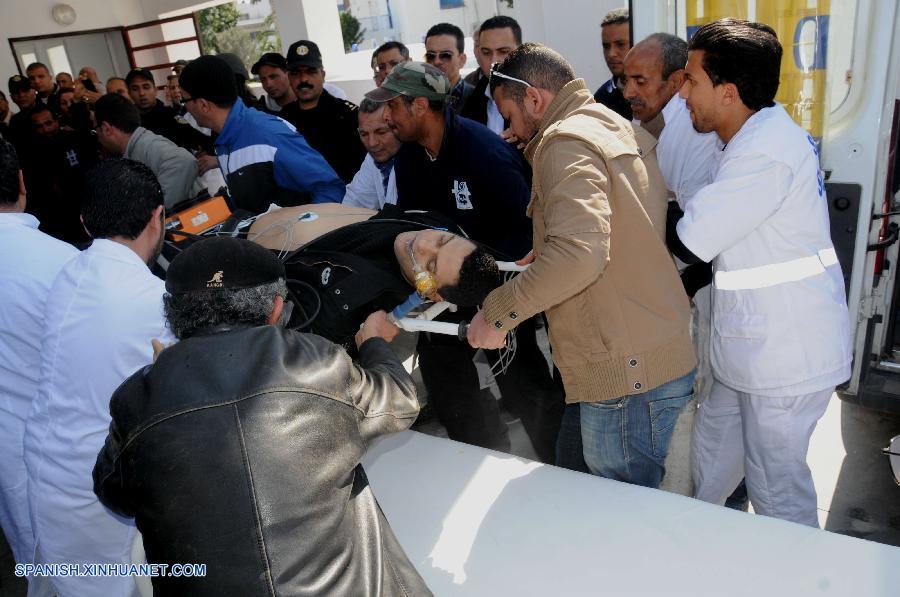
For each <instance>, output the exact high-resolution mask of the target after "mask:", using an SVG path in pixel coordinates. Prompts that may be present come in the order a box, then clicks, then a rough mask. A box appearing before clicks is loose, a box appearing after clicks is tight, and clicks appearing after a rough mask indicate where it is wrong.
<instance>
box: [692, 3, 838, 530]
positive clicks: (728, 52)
mask: <svg viewBox="0 0 900 597" xmlns="http://www.w3.org/2000/svg"><path fill="white" fill-rule="evenodd" d="M689 50H690V51H689V56H688V63H687V67H686V69H685V83H684V86H683V87H682V89H681V95H682V97H684V98H685V99H686V100H687V106H688V109H689V110H690V111H691V119H692V121H693V123H694V127H695V128H696V129H697V130H698V131H700V132H707V131H715V132H716V134H717V135H718V137H719V139H720V141H721V143H720V149H721V151H719V152H717V153H718V155H717V156H716V163H715V164H714V167H713V182H712V183H711V184H710V185H709V186H707V187H705V188H704V189H701V190H700V191H699V192H697V194H695V195H694V197H693V198H692V199H691V200H690V201H688V202H687V204H686V206H685V215H684V217H683V218H682V219H681V221H679V222H678V225H677V233H678V238H679V239H680V241H681V242H682V243H683V245H684V248H686V249H687V252H686V254H685V257H687V258H688V259H690V258H691V255H690V254H693V256H695V258H697V259H699V260H701V261H712V263H713V274H714V279H713V298H712V303H713V308H712V324H713V325H712V335H711V336H712V337H711V340H710V350H711V361H712V370H713V378H714V379H713V387H712V390H711V395H710V397H709V399H708V400H707V401H706V402H705V403H704V404H703V405H702V406H701V407H700V411H699V414H698V417H697V421H696V425H695V429H694V448H693V452H694V480H695V483H696V487H697V492H696V495H697V497H698V498H699V499H702V500H704V501H709V502H715V503H720V504H721V503H724V501H725V498H727V497H728V495H729V494H730V493H731V492H732V491H733V490H734V488H735V487H736V486H737V484H738V482H739V481H740V479H741V476H742V475H743V476H746V480H747V490H748V493H749V496H750V500H751V502H752V503H753V508H754V510H755V511H756V512H757V513H759V514H765V515H769V516H774V517H777V518H782V519H785V520H791V521H794V522H799V523H802V524H806V525H809V526H818V518H817V514H816V492H815V487H814V486H813V482H812V476H811V475H810V471H809V467H808V466H807V464H806V452H807V449H808V447H809V438H810V435H811V434H812V431H813V429H814V428H815V425H816V422H817V421H818V419H819V418H820V417H821V416H822V415H823V414H824V412H825V409H826V407H827V405H828V400H829V399H830V397H831V394H832V392H833V391H834V388H835V385H836V384H839V383H841V382H843V381H845V380H846V379H847V378H848V377H849V376H850V357H851V351H850V331H849V329H850V327H849V326H850V322H849V317H848V313H847V304H846V300H845V297H844V285H843V278H842V275H841V269H840V266H839V265H838V261H837V256H836V255H835V252H834V247H833V246H832V243H831V235H830V232H829V222H828V208H827V203H826V199H825V190H824V183H823V180H822V175H821V172H820V170H819V161H818V151H817V147H816V144H815V142H814V141H813V139H812V137H810V136H809V135H808V134H807V133H806V131H804V130H803V129H802V128H800V127H799V126H797V125H796V124H795V123H794V122H793V120H791V118H790V116H788V114H787V113H786V112H785V111H784V109H783V108H782V107H781V105H779V104H776V103H775V102H774V98H775V92H776V91H777V89H778V76H779V71H780V67H781V54H782V50H781V45H780V44H779V43H778V39H777V37H776V36H775V33H774V31H773V30H772V29H771V28H770V27H768V26H766V25H761V24H757V23H748V22H746V21H738V20H732V19H722V20H720V21H716V22H713V23H710V24H708V25H704V26H703V27H701V28H700V29H699V30H698V31H697V32H696V33H695V35H694V37H693V38H692V40H691V42H690V46H689Z"/></svg>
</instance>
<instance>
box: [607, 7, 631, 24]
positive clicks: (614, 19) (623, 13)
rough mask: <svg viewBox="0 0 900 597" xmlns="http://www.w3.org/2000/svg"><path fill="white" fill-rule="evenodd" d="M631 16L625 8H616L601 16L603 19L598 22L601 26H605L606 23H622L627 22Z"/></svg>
mask: <svg viewBox="0 0 900 597" xmlns="http://www.w3.org/2000/svg"><path fill="white" fill-rule="evenodd" d="M630 18H631V16H630V15H629V14H628V9H627V8H616V9H613V10H611V11H609V12H608V13H606V16H605V17H603V21H602V22H601V23H600V26H601V27H606V26H607V25H621V24H622V23H627V22H628V20H629V19H630Z"/></svg>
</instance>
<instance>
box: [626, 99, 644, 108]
mask: <svg viewBox="0 0 900 597" xmlns="http://www.w3.org/2000/svg"><path fill="white" fill-rule="evenodd" d="M628 104H629V105H630V106H631V107H632V108H634V107H635V106H638V107H641V108H643V107H644V106H646V105H647V102H645V101H644V100H642V99H640V98H635V99H633V100H628Z"/></svg>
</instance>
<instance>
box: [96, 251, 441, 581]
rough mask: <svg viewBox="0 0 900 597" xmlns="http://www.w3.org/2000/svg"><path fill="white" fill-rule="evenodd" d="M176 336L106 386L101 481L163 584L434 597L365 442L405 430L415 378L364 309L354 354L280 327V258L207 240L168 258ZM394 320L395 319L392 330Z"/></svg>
mask: <svg viewBox="0 0 900 597" xmlns="http://www.w3.org/2000/svg"><path fill="white" fill-rule="evenodd" d="M166 291H167V294H166V295H165V297H164V303H165V312H166V318H167V320H168V324H169V326H170V328H171V329H172V331H173V332H174V333H175V336H176V337H178V338H179V340H180V341H179V342H178V343H176V344H175V345H173V346H171V347H170V348H167V349H165V350H163V351H162V352H160V353H159V355H158V358H157V360H156V362H155V363H154V364H153V365H152V366H149V367H146V368H144V369H142V370H141V371H138V372H137V373H135V374H134V375H133V376H132V377H131V378H130V379H128V380H126V381H125V383H123V384H122V385H121V386H120V387H119V389H118V390H117V391H116V392H115V394H114V395H113V397H112V401H111V404H110V411H111V414H112V424H111V425H110V431H109V437H108V438H107V440H106V445H105V447H104V448H103V450H102V451H101V452H100V455H99V457H98V458H97V465H96V467H95V468H94V491H95V493H96V494H97V496H98V497H99V498H100V500H101V501H102V502H103V503H104V504H105V505H106V506H107V507H109V508H110V509H111V510H113V511H114V512H116V513H118V514H120V515H122V516H126V517H134V518H135V519H136V522H137V526H138V527H139V528H140V529H141V532H142V533H143V539H144V549H145V551H146V553H147V559H148V561H149V562H150V563H154V564H169V565H172V564H175V563H180V564H184V563H202V564H205V565H206V569H205V576H202V577H194V578H174V577H165V576H161V577H156V578H153V585H154V587H153V588H154V592H155V593H157V594H163V595H171V594H187V593H190V594H192V595H228V594H233V593H234V591H235V588H236V587H240V594H241V595H245V596H249V597H252V596H255V595H260V596H262V595H272V594H278V595H311V594H320V595H401V594H402V595H430V594H431V593H430V592H429V590H428V588H427V587H426V586H425V583H424V582H423V581H422V579H421V577H420V576H419V574H418V573H417V572H416V570H415V568H413V566H412V564H411V563H410V562H409V560H408V559H407V557H406V555H405V554H404V553H403V550H402V548H401V547H400V545H399V543H398V542H397V540H396V538H395V537H394V535H393V533H392V531H391V529H390V527H389V526H388V523H387V521H386V520H385V518H384V515H383V514H382V513H381V510H380V508H379V507H378V504H377V502H376V501H375V497H374V496H373V495H372V490H371V488H370V487H369V484H368V481H367V479H366V474H365V471H364V470H363V468H362V466H361V465H360V459H361V458H362V456H363V454H364V453H365V451H366V449H367V445H368V444H369V442H371V441H372V440H374V439H375V438H376V437H378V436H380V435H385V434H388V433H395V432H398V431H402V430H404V429H406V428H407V427H409V426H410V425H411V424H412V422H413V420H414V419H415V417H416V414H417V413H418V403H417V401H416V393H415V384H414V383H413V381H412V379H411V378H410V377H409V375H408V374H407V373H406V371H405V370H404V369H403V366H402V365H401V364H400V361H398V360H397V357H396V356H394V354H393V352H392V351H391V349H390V347H389V346H388V344H387V343H386V342H385V340H384V339H383V338H382V337H381V336H391V333H385V332H383V330H390V329H391V328H393V325H392V324H390V323H389V322H388V321H387V318H386V314H385V313H384V312H383V311H381V312H376V313H373V314H372V315H371V316H370V317H369V318H368V319H367V320H366V322H365V323H364V325H363V327H362V328H361V329H360V331H359V333H358V334H357V336H356V343H357V346H358V347H359V362H358V363H354V362H353V361H352V360H351V359H350V357H349V356H348V355H347V353H346V352H345V351H344V350H343V349H341V348H340V347H339V346H337V345H335V344H333V343H331V342H329V341H327V340H325V339H324V338H321V337H319V336H315V335H312V334H304V333H299V332H294V331H292V330H287V329H285V328H284V327H282V326H281V325H279V324H278V323H279V321H280V320H282V319H283V317H282V314H283V313H284V312H285V311H284V304H285V303H284V300H285V295H286V287H285V271H284V265H283V264H282V263H281V261H279V260H278V259H277V258H276V257H275V256H274V255H273V254H272V253H271V252H270V251H268V250H267V249H264V248H262V247H261V246H259V245H257V244H256V243H253V242H250V241H244V240H238V239H233V238H223V237H219V238H212V239H208V240H203V241H201V242H199V243H197V244H195V245H192V246H191V247H189V248H188V249H187V250H186V251H185V252H184V253H182V254H181V255H179V256H178V257H176V258H175V259H174V260H173V261H172V264H171V266H170V267H169V271H168V277H167V280H166ZM386 326H390V327H386Z"/></svg>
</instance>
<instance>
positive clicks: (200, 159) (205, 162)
mask: <svg viewBox="0 0 900 597" xmlns="http://www.w3.org/2000/svg"><path fill="white" fill-rule="evenodd" d="M218 167H219V158H217V157H216V156H214V155H209V154H205V153H204V154H201V155H198V156H197V168H198V169H199V170H200V174H206V173H207V172H209V171H210V170H213V169H215V168H218Z"/></svg>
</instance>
